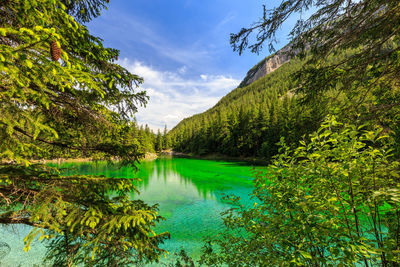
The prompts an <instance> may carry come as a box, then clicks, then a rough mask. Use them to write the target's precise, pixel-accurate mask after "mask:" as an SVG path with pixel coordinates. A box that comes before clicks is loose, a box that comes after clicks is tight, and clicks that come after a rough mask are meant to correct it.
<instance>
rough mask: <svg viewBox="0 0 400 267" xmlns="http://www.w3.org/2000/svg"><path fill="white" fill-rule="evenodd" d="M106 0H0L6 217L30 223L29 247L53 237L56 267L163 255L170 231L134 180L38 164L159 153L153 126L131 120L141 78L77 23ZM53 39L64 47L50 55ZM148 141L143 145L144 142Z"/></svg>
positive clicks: (1, 183) (0, 192) (0, 201)
mask: <svg viewBox="0 0 400 267" xmlns="http://www.w3.org/2000/svg"><path fill="white" fill-rule="evenodd" d="M105 2H108V1H103V0H88V1H86V0H71V1H70V0H66V1H64V0H54V1H44V0H34V1H31V0H13V1H10V0H6V1H1V2H0V35H1V38H0V81H1V82H0V114H1V115H0V139H1V142H0V205H1V206H2V209H1V211H0V223H1V224H27V225H30V226H33V227H34V228H33V230H32V231H31V233H30V234H29V235H28V236H27V237H26V239H25V242H26V250H29V248H30V243H31V242H32V241H33V240H34V239H35V238H39V239H43V238H46V239H50V240H49V242H50V246H49V251H48V260H49V263H48V264H51V265H56V266H73V265H77V264H84V265H88V266H117V265H121V264H128V263H130V264H135V263H137V262H142V261H144V262H145V261H157V260H158V259H159V257H160V255H162V254H164V253H165V251H164V250H162V249H160V248H159V247H158V245H159V243H161V242H162V241H163V240H164V239H165V238H167V236H168V234H167V233H164V234H156V233H154V232H153V231H152V228H153V227H154V226H155V224H156V223H157V222H159V221H160V220H161V219H162V217H160V216H159V215H157V206H149V205H146V204H145V203H143V202H141V201H137V200H131V198H130V193H131V192H135V188H134V186H133V184H132V182H133V181H132V180H129V179H108V178H104V177H92V176H74V177H62V176H60V174H59V172H58V171H57V170H55V169H52V168H48V167H46V166H44V165H41V164H37V163H35V164H34V162H35V161H33V160H39V159H43V158H55V157H94V158H102V159H108V160H115V159H117V160H119V161H120V163H122V164H134V163H135V162H137V161H138V159H139V158H140V157H142V156H143V155H144V153H145V152H147V151H148V150H152V149H153V141H152V140H153V135H154V134H152V133H151V132H150V130H148V127H147V128H146V129H145V130H143V129H139V127H138V126H137V124H136V123H135V122H130V121H129V119H130V118H131V116H132V115H133V114H134V113H135V112H136V110H137V105H145V104H146V101H147V96H146V94H145V92H136V87H137V85H138V84H140V83H141V82H142V79H141V78H140V77H138V76H136V75H134V74H131V73H129V72H128V71H127V70H126V69H124V68H122V67H121V66H119V65H118V64H114V63H113V59H114V58H115V57H116V56H118V54H119V52H118V50H116V49H112V48H105V47H104V46H103V44H102V40H101V39H100V38H97V37H95V36H92V35H91V34H90V33H89V31H88V29H87V28H86V27H85V26H84V25H82V24H80V23H79V21H84V22H86V21H89V20H90V19H91V18H93V17H96V16H98V15H99V14H100V11H101V9H103V8H104V7H105ZM51 41H56V42H57V44H58V46H59V47H61V49H62V52H61V59H60V60H59V61H52V58H51V55H50V44H51ZM142 138H144V139H143V140H145V141H146V140H150V141H148V142H147V141H146V142H147V143H146V145H147V144H150V145H149V147H145V144H144V142H141V141H142Z"/></svg>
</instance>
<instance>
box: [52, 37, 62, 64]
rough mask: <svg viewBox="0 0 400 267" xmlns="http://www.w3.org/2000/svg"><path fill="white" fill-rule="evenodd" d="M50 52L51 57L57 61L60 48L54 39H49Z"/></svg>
mask: <svg viewBox="0 0 400 267" xmlns="http://www.w3.org/2000/svg"><path fill="white" fill-rule="evenodd" d="M50 54H51V59H52V60H53V61H58V60H59V59H60V56H61V48H60V47H58V45H57V42H56V41H54V40H53V41H51V45H50Z"/></svg>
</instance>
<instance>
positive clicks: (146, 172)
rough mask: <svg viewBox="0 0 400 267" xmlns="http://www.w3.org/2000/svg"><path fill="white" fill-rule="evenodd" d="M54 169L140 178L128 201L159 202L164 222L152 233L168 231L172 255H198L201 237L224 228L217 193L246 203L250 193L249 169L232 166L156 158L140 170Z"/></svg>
mask: <svg viewBox="0 0 400 267" xmlns="http://www.w3.org/2000/svg"><path fill="white" fill-rule="evenodd" d="M53 166H57V165H53ZM58 167H60V168H65V169H63V174H65V175H74V174H81V175H104V176H106V177H117V178H122V177H125V178H140V181H137V182H136V183H137V188H138V189H139V191H140V194H139V195H137V194H132V198H138V199H142V200H144V201H145V202H146V203H149V204H156V203H158V204H159V209H160V212H159V213H160V214H161V215H162V216H164V217H165V218H166V220H165V221H163V222H161V223H160V224H159V225H158V226H157V228H156V229H155V231H156V232H164V231H169V232H170V233H171V240H168V241H167V242H166V243H165V244H164V245H163V247H164V248H165V249H167V250H168V251H169V252H170V253H171V255H172V254H173V252H174V251H177V250H179V249H180V248H181V247H183V248H185V250H186V251H188V252H189V253H190V254H191V255H193V256H196V255H198V254H199V253H200V249H201V247H202V246H203V241H202V240H203V237H205V236H207V235H213V234H216V233H217V232H219V231H220V230H221V228H222V227H223V225H222V220H221V217H220V213H221V212H222V211H224V210H226V209H227V208H229V205H228V204H227V203H226V202H224V201H223V200H222V195H223V194H235V195H237V196H240V197H241V198H242V199H244V200H245V201H246V200H247V201H250V200H249V197H248V194H249V193H250V192H251V190H252V178H251V177H252V168H251V166H248V165H242V164H240V163H239V164H238V163H235V162H222V161H209V160H196V159H187V158H160V159H157V160H153V161H143V162H141V164H140V166H139V171H136V170H135V168H133V167H118V166H113V165H109V164H107V163H106V162H95V163H93V162H81V163H62V164H61V165H59V166H58Z"/></svg>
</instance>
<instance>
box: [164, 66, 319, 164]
mask: <svg viewBox="0 0 400 267" xmlns="http://www.w3.org/2000/svg"><path fill="white" fill-rule="evenodd" d="M302 64H303V61H302V60H299V59H293V60H292V61H290V62H288V63H286V64H284V65H282V66H281V67H280V68H278V69H277V70H275V71H274V72H271V73H269V74H267V75H266V76H265V77H262V78H260V79H258V80H257V81H255V82H253V83H251V84H250V85H247V86H244V87H238V88H236V89H235V90H233V91H232V92H230V93H229V94H228V95H226V96H225V97H223V98H222V99H221V100H220V101H219V102H218V103H217V104H216V105H215V106H214V107H213V108H211V109H209V110H207V111H206V112H204V113H201V114H198V115H195V116H193V117H190V118H187V119H184V120H183V121H182V122H180V123H179V124H178V125H177V126H176V127H175V128H174V129H172V130H171V132H170V137H171V139H172V143H173V148H174V150H177V151H182V152H190V153H194V154H199V155H203V154H209V153H219V154H224V155H229V156H245V157H254V156H255V157H262V158H270V157H271V156H272V155H274V154H276V152H277V146H276V145H275V144H276V143H277V142H278V141H279V139H280V137H281V136H283V137H285V139H286V140H287V141H288V142H289V143H294V142H295V141H297V140H299V139H300V138H301V136H303V135H304V134H306V133H309V132H311V131H313V130H315V129H316V128H317V127H318V124H319V122H320V120H321V118H322V117H323V115H324V114H325V112H324V111H325V110H326V109H321V108H319V106H318V105H315V106H313V108H309V107H306V106H301V105H299V103H298V100H297V98H296V96H295V95H294V93H293V89H294V88H295V79H293V78H292V76H293V74H294V73H295V72H296V71H298V70H299V69H300V67H301V66H302Z"/></svg>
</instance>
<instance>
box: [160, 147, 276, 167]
mask: <svg viewBox="0 0 400 267" xmlns="http://www.w3.org/2000/svg"><path fill="white" fill-rule="evenodd" d="M167 155H168V154H167ZM170 155H171V156H173V157H177V158H179V157H181V158H193V159H204V160H223V161H240V162H246V163H249V164H254V165H257V166H267V165H268V162H267V161H266V160H264V159H260V158H248V157H231V156H226V155H221V154H207V155H204V156H201V155H196V154H192V153H189V154H187V153H183V152H175V151H171V153H170Z"/></svg>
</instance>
